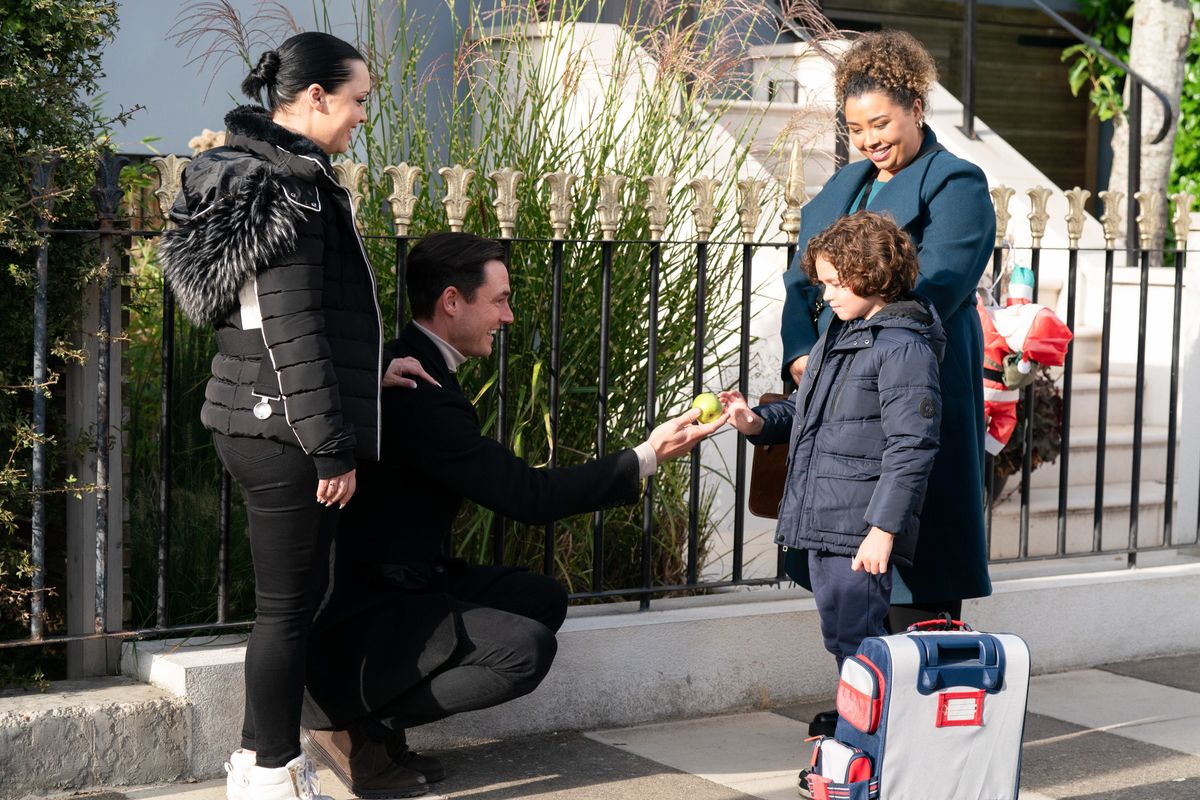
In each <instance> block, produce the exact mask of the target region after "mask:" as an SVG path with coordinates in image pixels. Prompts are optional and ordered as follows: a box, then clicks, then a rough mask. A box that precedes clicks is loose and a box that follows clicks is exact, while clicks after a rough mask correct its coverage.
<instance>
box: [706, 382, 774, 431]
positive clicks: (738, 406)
mask: <svg viewBox="0 0 1200 800" xmlns="http://www.w3.org/2000/svg"><path fill="white" fill-rule="evenodd" d="M717 399H719V400H720V401H721V405H722V406H723V407H724V409H725V413H726V414H728V415H729V424H730V425H732V426H733V427H735V428H737V430H738V431H739V432H740V433H744V434H746V435H747V436H757V435H758V434H760V433H762V429H763V418H762V417H760V416H759V415H758V414H755V413H754V412H753V411H751V410H750V406H749V404H747V403H746V398H745V397H742V393H741V392H721V393H720V394H719V395H717Z"/></svg>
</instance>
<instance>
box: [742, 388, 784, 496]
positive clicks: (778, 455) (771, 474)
mask: <svg viewBox="0 0 1200 800" xmlns="http://www.w3.org/2000/svg"><path fill="white" fill-rule="evenodd" d="M786 399H787V395H785V394H776V393H774V392H767V393H766V394H764V395H762V396H761V397H759V398H758V404H759V405H764V404H766V403H774V402H777V401H779V400H786ZM787 456H788V443H787V442H784V443H783V444H758V445H755V446H754V460H753V462H752V463H751V465H750V497H749V506H750V513H751V514H753V515H754V516H756V517H766V518H767V519H779V503H780V502H781V501H782V500H783V485H784V482H785V481H786V480H787Z"/></svg>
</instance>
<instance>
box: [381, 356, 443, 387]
mask: <svg viewBox="0 0 1200 800" xmlns="http://www.w3.org/2000/svg"><path fill="white" fill-rule="evenodd" d="M405 375H415V376H417V377H418V378H421V379H422V380H424V381H425V382H427V383H432V384H433V385H434V386H441V384H440V383H438V382H437V381H435V380H434V379H433V378H432V377H431V376H430V375H429V373H428V372H426V371H425V368H424V367H422V366H421V362H420V361H417V360H416V359H415V358H412V357H409V358H393V359H392V362H391V363H390V364H388V365H387V369H386V370H384V371H383V388H385V389H387V388H390V387H393V386H399V387H401V388H404V389H415V388H417V382H416V381H414V380H412V379H410V378H406V377H404V376H405Z"/></svg>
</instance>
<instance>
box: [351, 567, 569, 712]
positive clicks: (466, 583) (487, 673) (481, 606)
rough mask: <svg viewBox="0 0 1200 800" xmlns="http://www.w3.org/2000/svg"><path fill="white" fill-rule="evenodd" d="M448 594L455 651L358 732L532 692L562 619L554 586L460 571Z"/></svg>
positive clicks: (533, 578)
mask: <svg viewBox="0 0 1200 800" xmlns="http://www.w3.org/2000/svg"><path fill="white" fill-rule="evenodd" d="M454 572H457V573H458V574H456V575H454V576H453V577H451V579H450V589H449V594H450V595H451V596H453V597H454V598H455V606H456V609H457V611H458V648H457V649H456V650H455V651H454V654H453V655H452V656H451V657H450V658H449V660H447V661H446V663H445V664H443V665H442V666H441V667H440V668H439V669H438V670H437V671H436V672H434V673H433V674H432V675H430V676H429V677H427V678H426V679H424V680H423V681H421V682H420V683H418V684H416V685H415V686H412V687H410V688H409V689H407V690H406V691H405V692H404V693H403V694H401V695H400V696H399V697H397V698H396V699H394V700H392V701H391V702H389V703H388V704H387V705H385V706H383V707H381V708H379V709H377V710H376V711H375V712H374V713H373V714H372V717H371V720H370V721H369V722H365V724H364V727H366V729H367V733H368V734H370V733H371V732H372V729H374V730H375V731H377V732H380V733H382V731H379V728H378V726H382V727H383V728H386V729H388V730H389V731H399V730H403V729H405V728H412V727H416V726H417V725H424V724H426V723H429V722H435V721H437V720H439V719H444V718H445V717H448V716H450V715H452V714H459V713H461V712H463V711H475V710H478V709H481V708H490V707H491V706H495V705H499V704H501V703H505V702H508V701H509V700H512V699H514V698H517V697H520V696H521V695H525V694H529V693H530V692H532V691H533V690H534V689H536V688H537V686H538V684H540V683H541V682H542V679H543V678H545V677H546V673H547V672H549V671H550V665H551V663H553V661H554V655H555V653H556V652H557V651H558V644H557V642H556V641H555V638H554V634H555V632H556V631H558V629H559V628H560V627H561V626H562V623H563V620H564V619H565V618H566V615H567V593H566V591H565V590H564V589H563V587H562V585H561V584H560V583H558V581H556V580H553V579H552V578H547V577H546V576H544V575H538V574H536V573H532V572H524V571H514V570H511V569H504V568H497V567H484V566H473V565H470V566H466V567H465V568H463V569H460V570H454Z"/></svg>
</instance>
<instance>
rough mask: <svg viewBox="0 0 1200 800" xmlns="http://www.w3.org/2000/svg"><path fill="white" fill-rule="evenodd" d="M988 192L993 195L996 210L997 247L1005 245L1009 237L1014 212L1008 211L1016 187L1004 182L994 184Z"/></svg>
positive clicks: (993, 204) (993, 205)
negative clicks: (1010, 222) (1009, 226)
mask: <svg viewBox="0 0 1200 800" xmlns="http://www.w3.org/2000/svg"><path fill="white" fill-rule="evenodd" d="M988 193H989V194H990V195H991V196H992V207H993V208H995V210H996V247H1003V246H1004V240H1005V239H1007V238H1008V221H1009V220H1010V219H1012V214H1010V213H1008V202H1009V201H1010V200H1012V197H1013V195H1014V194H1016V190H1015V189H1011V188H1009V187H1008V186H1005V185H1004V184H1000V185H998V186H993V187H992V188H991V189H990V190H989V191H988Z"/></svg>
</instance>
